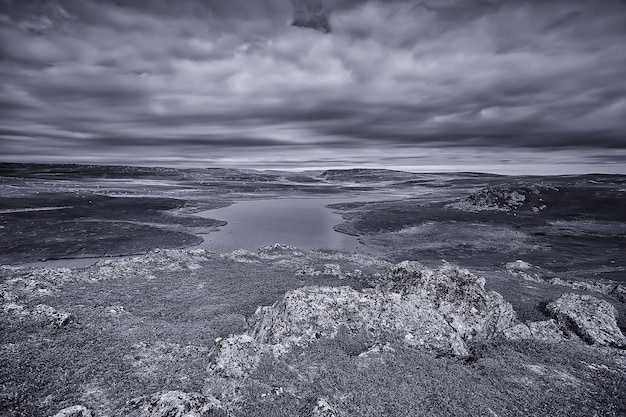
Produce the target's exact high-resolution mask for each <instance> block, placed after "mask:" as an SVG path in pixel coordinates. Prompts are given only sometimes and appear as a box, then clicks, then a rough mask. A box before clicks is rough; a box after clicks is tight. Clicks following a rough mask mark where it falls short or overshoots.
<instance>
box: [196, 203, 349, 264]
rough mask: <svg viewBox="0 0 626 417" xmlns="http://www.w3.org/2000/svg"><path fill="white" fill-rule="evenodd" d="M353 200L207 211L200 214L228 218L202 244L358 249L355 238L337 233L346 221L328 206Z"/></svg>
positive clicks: (228, 249)
mask: <svg viewBox="0 0 626 417" xmlns="http://www.w3.org/2000/svg"><path fill="white" fill-rule="evenodd" d="M346 201H350V200H347V199H336V198H335V199H332V198H281V199H271V200H253V201H239V202H237V203H235V204H233V205H231V206H228V207H223V208H219V209H214V210H206V211H203V212H201V213H198V215H200V216H203V217H210V218H213V219H219V220H226V221H227V222H228V224H227V225H226V226H223V227H221V228H220V230H219V231H218V232H211V233H209V234H205V235H202V237H203V238H204V242H203V243H201V244H200V245H199V247H201V248H204V249H207V250H211V251H215V252H231V251H233V250H235V249H246V250H249V251H256V250H257V249H258V248H259V247H261V246H265V245H272V244H274V243H283V244H287V245H292V246H296V247H298V248H301V249H322V248H327V249H336V250H342V251H347V252H357V251H359V250H360V249H361V245H360V244H359V241H358V240H357V238H356V237H354V236H350V235H346V234H343V233H339V232H336V231H335V230H334V229H333V227H334V226H335V225H337V224H339V223H341V222H343V221H344V220H343V219H342V217H341V216H340V215H339V214H336V213H334V212H333V211H332V210H331V209H329V208H327V207H325V206H327V205H328V204H334V203H341V202H346Z"/></svg>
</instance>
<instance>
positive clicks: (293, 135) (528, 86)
mask: <svg viewBox="0 0 626 417" xmlns="http://www.w3.org/2000/svg"><path fill="white" fill-rule="evenodd" d="M305 6H306V5H305ZM309 6H310V7H309V8H308V9H307V8H306V7H305V8H304V9H303V8H302V7H303V6H302V1H300V0H298V1H296V2H295V3H292V1H290V0H261V1H254V2H251V1H248V0H230V1H228V2H224V1H221V0H179V1H176V2H172V1H167V0H141V1H140V0H117V1H115V0H81V1H80V2H77V1H72V0H65V1H64V0H58V1H43V0H39V1H33V0H31V1H25V0H14V1H10V0H3V1H0V73H1V74H2V76H1V77H0V155H4V157H2V159H3V160H18V159H31V160H46V158H48V157H50V158H55V157H56V159H55V160H63V158H64V157H65V158H70V159H71V160H72V161H73V162H77V161H78V162H81V161H84V162H94V161H100V162H122V163H123V162H124V161H127V162H132V163H137V162H141V161H144V162H145V163H155V164H158V163H164V162H165V163H167V161H170V162H171V161H174V162H173V163H179V162H180V163H185V161H188V162H189V161H196V162H198V161H205V164H206V165H223V164H230V163H232V164H237V165H241V166H246V165H255V166H256V165H259V166H260V165H263V164H260V163H258V160H259V159H261V160H262V161H266V162H267V164H266V165H267V166H277V167H279V166H281V164H284V165H292V164H293V165H297V164H302V165H303V166H312V165H323V164H326V165H329V164H335V165H341V164H346V165H354V164H357V163H358V164H376V163H377V161H378V160H380V161H382V160H383V158H381V157H380V155H381V154H384V155H385V158H390V159H393V158H396V157H398V158H403V160H406V161H405V162H406V163H407V164H409V165H411V164H412V162H411V155H413V156H415V159H414V161H415V163H416V164H420V163H422V162H420V156H423V155H425V154H426V155H437V154H440V153H441V152H444V153H446V152H447V153H449V154H462V153H463V152H467V153H468V154H475V153H481V152H486V151H487V150H490V151H492V152H493V151H494V150H495V149H500V150H502V151H503V152H505V153H506V154H507V155H511V154H515V152H518V151H519V152H522V151H523V152H524V153H527V152H530V151H533V150H539V151H540V152H552V153H553V154H554V155H557V153H558V152H561V153H562V152H568V155H576V154H579V155H580V156H581V161H582V160H583V159H585V158H587V157H588V156H589V155H595V156H602V155H604V156H606V155H615V158H622V157H623V155H624V151H625V150H626V136H625V133H626V81H624V80H625V78H624V74H626V48H624V39H626V4H625V3H624V2H623V1H617V0H605V1H602V2H598V1H593V0H579V1H566V0H555V1H550V2H547V1H539V0H516V1H513V0H510V1H507V0H456V1H453V0H430V1H428V0H427V1H424V2H417V1H382V0H380V1H358V0H352V1H351V0H335V1H332V0H328V1H320V0H314V1H310V2H309ZM302 10H305V12H306V10H309V11H311V13H313V17H314V18H315V16H324V18H326V19H327V20H328V24H329V29H332V30H331V32H330V33H328V34H325V33H323V32H324V31H325V30H313V29H309V28H302V27H295V26H292V22H293V21H294V18H295V17H298V18H302V13H303V12H302ZM322 29H324V28H322ZM141 158H143V159H141ZM615 158H614V159H613V161H614V162H618V161H619V159H615ZM608 159H609V161H611V158H608ZM229 161H230V162H229ZM246 161H247V162H246ZM255 161H257V162H255ZM605 162H606V161H605ZM381 163H382V162H381ZM451 168H452V169H454V166H451Z"/></svg>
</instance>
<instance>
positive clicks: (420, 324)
mask: <svg viewBox="0 0 626 417" xmlns="http://www.w3.org/2000/svg"><path fill="white" fill-rule="evenodd" d="M250 323H251V324H252V325H253V326H254V327H253V329H252V333H251V334H252V337H253V338H254V339H255V340H256V341H257V342H259V343H264V344H282V345H284V346H290V345H292V344H300V343H306V342H309V341H313V340H315V339H319V338H334V337H336V336H337V335H338V333H339V331H340V329H344V330H347V331H348V332H349V333H351V334H355V335H361V336H363V337H366V338H371V339H374V340H384V339H385V338H396V339H398V340H402V339H404V340H406V341H407V343H408V344H410V345H412V346H420V347H424V348H426V349H428V350H431V351H436V352H439V353H447V354H453V355H466V354H467V353H468V349H467V346H466V345H465V343H464V341H463V340H462V338H461V337H460V336H459V335H458V334H457V333H456V332H454V331H453V329H451V328H450V325H449V323H448V322H447V321H446V319H445V318H444V317H443V315H442V314H441V313H439V312H438V311H436V310H432V309H428V308H422V306H421V299H420V298H419V297H417V296H416V295H413V294H408V295H405V296H403V295H400V294H397V293H391V292H382V291H378V290H371V289H369V290H363V291H357V290H354V289H352V288H350V287H304V288H300V289H297V290H293V291H289V292H287V293H286V294H285V296H284V297H283V298H282V299H281V300H279V301H278V302H276V303H275V304H274V305H272V306H269V307H260V308H259V309H257V311H256V312H255V314H254V316H253V317H252V318H251V320H250Z"/></svg>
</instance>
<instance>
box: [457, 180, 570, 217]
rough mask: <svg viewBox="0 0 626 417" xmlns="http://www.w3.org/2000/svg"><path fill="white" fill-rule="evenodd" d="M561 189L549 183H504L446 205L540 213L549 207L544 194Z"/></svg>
mask: <svg viewBox="0 0 626 417" xmlns="http://www.w3.org/2000/svg"><path fill="white" fill-rule="evenodd" d="M546 191H552V192H554V191H559V188H557V187H555V186H552V185H549V184H544V183H542V184H521V185H517V184H504V185H499V186H495V187H487V188H483V189H480V190H478V191H476V192H473V193H471V194H470V195H469V196H467V198H466V199H465V200H463V201H459V202H456V203H451V204H448V205H446V208H451V209H456V210H463V211H469V212H477V211H482V210H496V211H506V212H509V211H517V210H523V209H527V210H529V211H532V212H534V213H538V212H540V211H543V210H545V209H546V208H547V205H546V202H545V201H544V196H543V194H544V193H545V192H546Z"/></svg>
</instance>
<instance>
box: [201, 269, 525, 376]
mask: <svg viewBox="0 0 626 417" xmlns="http://www.w3.org/2000/svg"><path fill="white" fill-rule="evenodd" d="M378 284H379V285H378V286H377V287H376V288H368V289H364V290H355V289H353V288H351V287H346V286H344V287H318V286H310V287H304V288H299V289H296V290H292V291H289V292H287V293H286V294H285V295H284V296H283V298H282V299H280V300H279V301H277V302H276V303H274V304H273V305H271V306H266V307H259V308H258V309H257V310H256V312H255V313H254V315H253V316H252V317H251V318H250V320H249V321H248V323H249V326H250V328H249V334H245V335H238V336H232V337H229V338H227V339H219V340H218V341H216V344H215V346H214V349H213V351H212V363H213V365H212V369H213V370H215V371H217V372H218V373H220V374H222V375H224V376H234V377H242V376H245V375H247V374H248V373H249V372H250V371H252V370H253V369H255V367H256V366H257V365H258V363H259V362H260V358H261V357H262V356H263V355H268V354H269V355H272V356H274V357H277V356H279V355H281V354H282V353H284V352H285V351H287V350H289V348H290V347H291V346H293V345H299V344H307V343H311V342H314V341H315V340H317V339H321V338H326V339H332V338H335V337H337V336H338V335H340V334H344V335H345V334H346V333H347V334H348V335H351V336H354V337H358V338H362V340H364V341H366V342H368V343H370V344H374V345H376V344H384V343H387V342H392V343H403V344H406V345H409V346H412V347H416V348H420V349H423V350H426V351H429V352H433V353H436V354H445V355H453V356H463V355H468V354H469V351H470V347H469V343H470V342H471V341H473V340H481V339H482V340H485V339H490V338H491V337H493V336H495V335H497V334H500V333H501V332H502V331H504V330H505V329H508V328H510V327H513V326H514V325H515V324H516V320H515V312H514V311H513V308H512V307H511V305H510V304H509V303H507V302H506V301H504V299H503V298H502V296H500V294H498V293H496V292H491V291H487V290H485V287H484V285H485V281H484V279H482V278H479V277H477V276H476V275H473V274H471V273H470V272H469V271H467V270H463V269H459V268H457V267H453V266H451V265H444V266H443V267H441V268H439V269H435V270H433V269H429V268H426V267H424V266H422V265H421V264H419V263H417V262H403V263H401V264H399V265H396V266H395V267H394V268H392V269H391V270H390V271H389V272H388V274H387V276H386V277H385V278H384V279H382V280H381V281H380V282H379V283H378Z"/></svg>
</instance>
